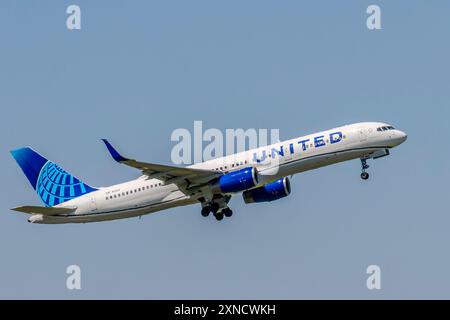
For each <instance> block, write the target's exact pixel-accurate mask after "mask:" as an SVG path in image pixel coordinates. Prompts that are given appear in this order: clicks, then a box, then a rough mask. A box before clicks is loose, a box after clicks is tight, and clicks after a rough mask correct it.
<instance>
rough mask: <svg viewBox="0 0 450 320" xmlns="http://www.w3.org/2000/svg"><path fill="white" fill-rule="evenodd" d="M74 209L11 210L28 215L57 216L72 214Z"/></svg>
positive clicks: (31, 208) (23, 208)
mask: <svg viewBox="0 0 450 320" xmlns="http://www.w3.org/2000/svg"><path fill="white" fill-rule="evenodd" d="M76 209H77V208H76V207H69V208H57V207H39V206H21V207H17V208H12V209H11V210H14V211H19V212H25V213H30V214H42V215H44V216H54V215H57V214H67V213H71V212H74V211H75V210H76Z"/></svg>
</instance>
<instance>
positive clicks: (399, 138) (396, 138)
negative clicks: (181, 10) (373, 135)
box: [389, 130, 408, 147]
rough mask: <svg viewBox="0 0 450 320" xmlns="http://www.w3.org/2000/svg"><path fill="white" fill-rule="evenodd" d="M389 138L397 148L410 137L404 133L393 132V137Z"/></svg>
mask: <svg viewBox="0 0 450 320" xmlns="http://www.w3.org/2000/svg"><path fill="white" fill-rule="evenodd" d="M389 138H390V141H391V143H392V146H393V147H395V146H398V145H399V144H402V143H403V142H405V140H406V139H407V138H408V135H407V134H406V133H404V132H403V131H400V130H395V132H393V135H391V136H390V137H389Z"/></svg>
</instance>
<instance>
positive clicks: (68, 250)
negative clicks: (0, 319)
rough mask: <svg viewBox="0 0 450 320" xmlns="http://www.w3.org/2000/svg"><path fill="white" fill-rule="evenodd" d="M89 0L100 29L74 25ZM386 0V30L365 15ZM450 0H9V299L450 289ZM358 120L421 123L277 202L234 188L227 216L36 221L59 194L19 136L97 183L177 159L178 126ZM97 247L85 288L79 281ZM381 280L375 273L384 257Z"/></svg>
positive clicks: (188, 211)
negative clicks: (72, 268) (365, 168)
mask: <svg viewBox="0 0 450 320" xmlns="http://www.w3.org/2000/svg"><path fill="white" fill-rule="evenodd" d="M73 3H75V4H78V5H80V6H81V10H82V30H80V31H68V30H67V29H66V25H65V20H66V17H67V15H66V13H65V10H66V7H67V6H68V5H70V4H73ZM369 4H378V5H380V6H381V10H382V28H383V29H382V30H381V31H375V32H374V31H369V30H368V29H367V28H366V22H365V20H366V17H367V15H366V8H367V6H368V5H369ZM449 9H450V3H448V2H444V1H370V2H369V1H358V2H356V1H352V2H350V1H347V2H342V1H339V2H338V1H282V2H279V1H261V0H258V1H256V0H255V1H196V0H191V1H132V2H124V1H80V0H77V1H1V2H0V39H1V50H0V66H1V68H0V107H1V118H0V119H1V120H0V121H1V122H0V133H1V137H2V138H1V140H0V150H1V154H2V157H0V168H1V172H2V174H1V177H2V184H1V185H2V187H1V188H2V189H1V191H2V192H0V203H1V209H2V210H1V214H0V230H1V232H0V252H1V258H0V261H1V263H0V298H150V299H156V298H161V299H163V298H186V299H197V298H238V299H241V298H289V299H295V298H364V299H366V298H367V299H372V298H450V277H449V273H448V270H450V253H449V250H448V244H449V243H450V232H449V230H450V212H449V210H448V199H449V198H448V192H449V191H448V181H449V179H450V173H449V172H450V171H449V170H448V167H447V164H448V160H449V157H450V148H449V146H448V142H447V140H448V136H449V133H448V130H449V120H448V119H449V118H450V109H449V104H450V67H449V57H450V42H449V41H448V38H449V30H450V19H449V12H450V10H449ZM194 120H203V121H204V125H205V127H207V128H212V127H214V128H219V129H226V128H280V133H281V138H282V139H286V138H292V137H296V136H300V135H303V134H307V133H311V132H314V131H319V130H322V129H327V128H331V127H334V126H338V125H342V124H346V123H351V122H357V121H365V120H369V121H372V120H373V121H378V120H380V121H386V122H389V123H392V124H393V125H395V126H396V127H398V128H400V129H402V130H404V131H406V132H407V133H408V135H409V137H408V140H407V142H406V143H405V144H404V145H402V146H400V147H399V148H397V149H395V150H393V152H392V156H390V157H386V158H382V159H379V160H376V161H371V163H370V164H371V168H370V173H371V179H370V180H369V181H368V182H363V181H362V180H361V179H360V178H359V173H360V163H359V162H358V161H352V162H347V163H342V164H338V165H334V166H330V167H327V168H323V169H320V170H316V171H312V172H307V173H304V174H299V175H297V176H295V177H294V178H293V181H292V189H293V193H292V194H291V196H289V197H288V198H285V199H282V200H280V201H277V202H273V203H270V204H256V205H245V204H244V203H243V201H242V199H241V198H240V197H239V196H238V197H235V198H233V199H232V201H231V206H232V208H233V209H234V212H235V215H234V216H233V217H232V219H225V220H224V221H222V222H221V223H217V222H216V221H215V220H214V219H213V218H209V219H204V218H202V217H201V215H200V212H199V210H200V208H199V206H189V207H182V208H177V209H173V210H169V211H164V212H160V213H156V214H152V215H148V216H145V217H143V218H142V220H138V219H129V220H121V221H114V222H106V223H97V224H85V225H59V226H58V225H57V226H52V225H50V226H48V225H31V224H29V223H27V222H26V218H27V216H26V215H23V214H20V213H15V212H12V211H10V210H9V208H11V207H14V206H17V205H23V204H29V205H40V203H39V200H38V197H37V196H36V195H35V193H34V191H33V190H32V188H31V186H30V185H29V184H28V181H26V178H25V177H24V176H23V174H22V172H21V171H20V169H19V168H18V166H17V165H16V163H15V162H14V160H13V159H12V157H11V156H10V154H9V150H10V149H13V148H16V147H19V146H23V145H30V146H33V147H34V148H35V149H37V150H39V151H40V152H41V153H42V154H44V155H46V156H47V157H48V158H50V159H52V160H53V161H55V162H57V163H58V164H60V165H61V166H63V167H64V168H65V169H66V170H68V171H70V172H71V173H73V174H75V175H76V176H78V177H80V178H82V179H83V180H85V181H86V182H87V183H89V184H91V185H94V186H106V185H110V184H114V183H119V182H122V181H126V180H129V179H132V178H135V177H137V176H138V174H139V173H138V172H136V171H135V170H133V169H130V168H126V167H124V166H120V165H118V164H117V163H115V162H113V161H112V159H111V158H110V156H109V155H108V153H107V151H106V149H105V148H104V146H103V145H102V144H101V142H100V138H104V137H107V138H110V139H111V141H112V142H114V144H115V145H116V146H117V147H118V148H120V150H122V151H123V152H124V153H125V154H126V155H129V156H132V157H136V158H139V159H142V160H146V161H149V162H157V163H170V151H171V148H172V147H173V145H174V143H172V142H171V141H170V134H171V132H172V131H173V130H174V129H176V128H189V129H190V128H192V125H193V121H194ZM70 264H78V265H80V267H81V269H82V290H81V291H68V290H67V289H66V288H65V280H66V274H65V269H66V267H67V266H68V265H70ZM370 264H377V265H379V266H380V267H381V270H382V290H380V291H369V290H368V289H367V288H366V278H367V275H366V273H365V271H366V267H367V266H368V265H370Z"/></svg>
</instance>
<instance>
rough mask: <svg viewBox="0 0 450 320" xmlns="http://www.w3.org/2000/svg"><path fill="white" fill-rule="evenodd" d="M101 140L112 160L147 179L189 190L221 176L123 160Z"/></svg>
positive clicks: (109, 145)
mask: <svg viewBox="0 0 450 320" xmlns="http://www.w3.org/2000/svg"><path fill="white" fill-rule="evenodd" d="M102 140H103V142H104V143H105V145H106V147H107V148H108V151H109V153H110V154H111V156H112V157H113V159H114V160H116V161H117V162H119V163H122V164H125V165H127V166H130V167H133V168H136V169H139V170H141V171H142V173H143V174H144V175H146V176H147V179H159V180H162V181H164V182H165V183H174V184H176V185H178V186H179V187H181V188H183V189H185V188H187V189H189V188H192V187H194V186H201V185H204V184H207V183H209V182H211V181H213V180H215V179H217V178H219V177H220V176H222V175H223V173H222V172H218V171H212V170H202V169H192V168H185V167H184V168H183V167H175V166H167V165H162V164H155V163H148V162H141V161H137V160H133V159H129V158H125V157H123V156H122V155H121V154H120V153H119V152H118V151H117V150H116V149H115V148H114V147H113V146H112V145H111V143H109V141H108V140H106V139H102Z"/></svg>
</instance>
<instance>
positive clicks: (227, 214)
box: [222, 208, 233, 218]
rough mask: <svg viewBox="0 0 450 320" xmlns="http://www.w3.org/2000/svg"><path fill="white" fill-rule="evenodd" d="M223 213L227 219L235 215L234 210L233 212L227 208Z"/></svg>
mask: <svg viewBox="0 0 450 320" xmlns="http://www.w3.org/2000/svg"><path fill="white" fill-rule="evenodd" d="M222 213H223V214H224V216H225V217H227V218H229V217H231V216H232V215H233V210H231V209H230V208H225V209H223V210H222Z"/></svg>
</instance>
